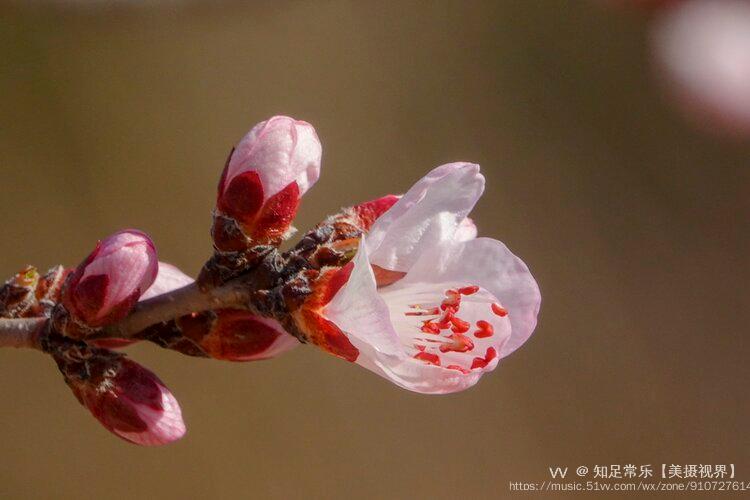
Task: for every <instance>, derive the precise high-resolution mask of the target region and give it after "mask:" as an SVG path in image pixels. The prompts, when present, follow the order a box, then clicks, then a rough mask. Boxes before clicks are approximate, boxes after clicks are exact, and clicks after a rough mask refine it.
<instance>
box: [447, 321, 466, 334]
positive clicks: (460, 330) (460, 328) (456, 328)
mask: <svg viewBox="0 0 750 500" xmlns="http://www.w3.org/2000/svg"><path fill="white" fill-rule="evenodd" d="M467 324H468V323H467ZM451 331H452V332H453V333H457V334H459V335H463V334H464V333H466V332H468V331H469V327H468V326H466V327H465V326H463V325H461V326H456V325H453V327H452V328H451Z"/></svg>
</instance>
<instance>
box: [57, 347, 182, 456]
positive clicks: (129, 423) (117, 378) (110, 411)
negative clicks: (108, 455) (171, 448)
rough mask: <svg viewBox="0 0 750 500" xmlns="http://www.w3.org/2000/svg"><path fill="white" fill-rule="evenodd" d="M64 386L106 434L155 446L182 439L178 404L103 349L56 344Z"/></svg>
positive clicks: (135, 367) (138, 369)
mask: <svg viewBox="0 0 750 500" xmlns="http://www.w3.org/2000/svg"><path fill="white" fill-rule="evenodd" d="M51 354H52V355H53V357H54V358H55V361H56V362H57V365H58V367H59V368H60V371H61V372H62V374H63V376H64V377H65V382H66V383H67V384H68V386H69V387H70V388H71V390H72V391H73V394H74V395H75V396H76V398H78V401H79V402H80V403H81V404H82V405H83V406H85V407H86V408H87V409H88V410H89V411H90V412H91V414H92V415H93V416H94V418H96V419H97V420H98V421H99V422H100V423H101V424H102V425H103V426H104V427H105V428H106V429H107V430H109V431H110V432H112V433H113V434H115V435H117V436H118V437H120V438H122V439H124V440H126V441H130V442H131V443H134V444H139V445H144V446H155V445H161V444H167V443H170V442H172V441H176V440H178V439H180V438H181V437H182V436H184V435H185V423H184V422H183V420H182V411H181V410H180V405H179V404H178V403H177V400H176V399H175V398H174V396H173V395H172V393H171V392H169V389H167V388H166V386H165V385H164V384H163V383H162V381H161V380H159V378H158V377H157V376H156V375H154V374H153V373H152V372H151V371H149V370H147V369H146V368H144V367H142V366H141V365H139V364H138V363H136V362H134V361H131V360H129V359H127V358H126V357H125V356H123V355H122V354H117V353H114V352H111V351H108V350H106V349H97V348H92V347H87V346H85V345H83V344H80V343H72V342H71V341H69V343H64V342H63V343H60V344H58V345H57V346H55V347H54V348H53V351H52V352H51Z"/></svg>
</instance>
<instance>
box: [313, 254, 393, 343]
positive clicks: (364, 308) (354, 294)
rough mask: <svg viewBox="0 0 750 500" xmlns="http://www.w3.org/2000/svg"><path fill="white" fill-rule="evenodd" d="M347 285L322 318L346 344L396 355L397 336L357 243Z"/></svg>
mask: <svg viewBox="0 0 750 500" xmlns="http://www.w3.org/2000/svg"><path fill="white" fill-rule="evenodd" d="M353 263H354V268H353V269H352V273H351V275H350V276H349V281H347V283H346V284H345V285H344V286H343V287H341V289H340V290H339V291H338V293H337V294H336V296H335V297H334V298H333V300H331V302H330V303H329V304H328V305H327V306H326V307H325V309H324V310H323V316H325V317H326V318H327V319H329V320H330V321H332V322H333V323H335V324H336V326H338V327H339V328H340V329H341V330H342V331H343V332H344V333H346V335H347V337H348V338H349V341H350V342H352V343H354V340H355V339H356V340H360V341H361V342H364V343H367V344H369V345H371V346H372V347H373V349H375V350H376V351H378V352H384V353H390V354H393V353H397V352H399V351H400V349H401V347H400V342H399V340H398V335H397V334H396V332H395V331H394V329H393V325H391V321H390V315H389V313H388V307H387V306H386V305H385V302H384V301H383V299H382V298H381V297H380V296H379V295H378V289H377V285H376V283H375V276H374V275H373V273H372V268H371V267H370V262H369V260H368V255H367V248H366V247H365V244H364V242H363V241H360V244H359V250H358V251H357V255H356V256H355V257H354V260H353Z"/></svg>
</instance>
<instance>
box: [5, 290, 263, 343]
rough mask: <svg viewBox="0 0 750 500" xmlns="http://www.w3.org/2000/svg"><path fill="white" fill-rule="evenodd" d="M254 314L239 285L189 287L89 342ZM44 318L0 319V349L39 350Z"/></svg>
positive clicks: (142, 305) (142, 307) (138, 309)
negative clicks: (217, 316)
mask: <svg viewBox="0 0 750 500" xmlns="http://www.w3.org/2000/svg"><path fill="white" fill-rule="evenodd" d="M219 308H234V309H249V310H253V307H252V305H251V303H250V293H249V291H248V290H247V289H246V288H243V287H242V286H241V285H240V284H239V283H233V282H230V283H227V284H226V285H224V286H221V287H217V288H213V289H210V290H207V291H201V290H200V288H198V285H196V284H195V283H191V284H189V285H187V286H184V287H182V288H178V289H176V290H172V291H170V292H167V293H164V294H162V295H157V296H156V297H152V298H150V299H148V300H144V301H143V302H139V303H138V304H137V305H136V306H135V307H134V308H133V310H132V311H131V312H130V314H128V316H126V317H125V319H123V320H122V321H120V322H118V323H115V324H113V325H109V326H107V327H105V328H104V329H103V330H102V331H101V332H99V333H96V334H94V335H92V336H91V337H90V339H103V338H123V339H126V338H131V337H134V336H135V335H136V334H137V333H139V332H140V331H142V330H143V329H145V328H146V327H149V326H151V325H154V324H157V323H161V322H166V321H170V320H173V319H175V318H179V317H180V316H184V315H186V314H190V313H192V312H200V311H207V310H209V309H219ZM46 321H47V318H12V319H10V318H0V347H29V348H35V349H38V348H39V343H38V338H39V333H40V330H41V327H42V326H43V325H44V323H45V322H46Z"/></svg>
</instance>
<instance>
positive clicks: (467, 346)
mask: <svg viewBox="0 0 750 500" xmlns="http://www.w3.org/2000/svg"><path fill="white" fill-rule="evenodd" d="M451 340H452V342H451V343H449V344H443V345H441V346H440V352H448V351H453V352H467V351H471V350H472V349H474V342H472V341H471V339H470V338H469V337H467V336H465V335H453V336H451Z"/></svg>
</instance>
